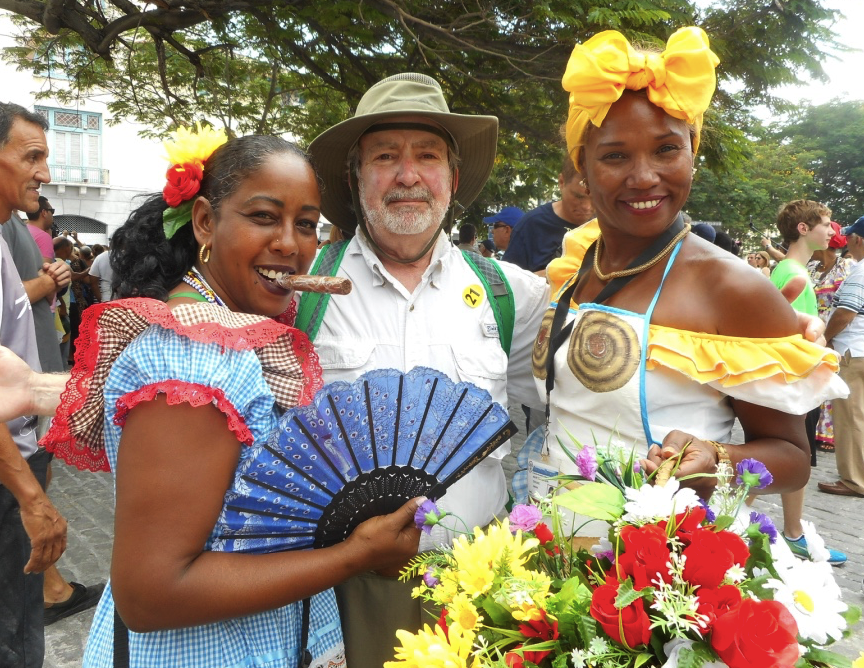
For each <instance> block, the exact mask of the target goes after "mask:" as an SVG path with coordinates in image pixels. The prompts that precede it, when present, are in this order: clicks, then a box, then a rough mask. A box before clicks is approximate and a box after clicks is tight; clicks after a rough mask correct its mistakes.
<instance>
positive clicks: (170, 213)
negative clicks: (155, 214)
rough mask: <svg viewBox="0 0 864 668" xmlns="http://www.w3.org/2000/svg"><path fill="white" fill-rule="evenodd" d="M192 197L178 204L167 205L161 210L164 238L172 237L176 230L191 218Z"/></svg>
mask: <svg viewBox="0 0 864 668" xmlns="http://www.w3.org/2000/svg"><path fill="white" fill-rule="evenodd" d="M194 202H195V200H194V199H190V200H188V201H186V202H183V204H181V205H180V206H177V207H174V206H169V207H168V208H167V209H165V211H163V212H162V230H163V231H164V232H165V238H166V239H170V238H171V237H173V236H174V235H175V234H176V232H177V230H179V229H180V228H181V227H183V226H184V225H185V224H186V223H188V222H191V220H192V204H193V203H194Z"/></svg>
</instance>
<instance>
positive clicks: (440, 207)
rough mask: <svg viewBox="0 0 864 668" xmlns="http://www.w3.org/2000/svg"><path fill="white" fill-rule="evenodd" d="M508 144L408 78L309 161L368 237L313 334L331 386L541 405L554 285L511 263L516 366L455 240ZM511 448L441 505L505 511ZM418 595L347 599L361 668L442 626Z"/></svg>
mask: <svg viewBox="0 0 864 668" xmlns="http://www.w3.org/2000/svg"><path fill="white" fill-rule="evenodd" d="M497 135H498V120H497V119H496V118H495V117H493V116H467V115H459V114H454V113H451V112H450V111H449V109H448V107H447V103H446V102H445V100H444V95H443V93H442V91H441V87H440V86H439V85H438V83H437V82H436V81H435V80H434V79H432V78H430V77H427V76H424V75H421V74H399V75H396V76H392V77H389V78H387V79H384V80H383V81H380V82H378V83H377V84H375V85H374V86H372V87H371V88H370V89H369V90H368V91H367V92H366V94H365V95H364V96H363V98H362V99H361V101H360V103H359V105H358V107H357V112H356V113H355V115H354V117H353V118H350V119H348V120H346V121H344V122H342V123H339V124H337V125H335V126H333V127H332V128H330V129H329V130H327V131H326V132H324V133H323V134H322V135H320V136H319V137H318V138H317V139H315V141H314V142H312V144H311V145H310V147H309V152H310V153H311V154H312V156H313V160H314V161H315V164H316V166H317V167H318V169H319V172H320V174H321V178H322V179H323V181H324V188H323V195H322V201H321V210H322V213H323V214H324V215H325V216H326V217H327V219H328V220H330V221H331V222H332V223H333V224H334V225H337V226H338V227H339V228H341V229H342V230H343V231H344V232H346V233H349V234H351V233H355V234H354V237H353V239H352V240H351V241H350V242H349V243H348V244H347V247H345V250H344V254H343V255H342V258H341V262H340V264H339V269H338V271H337V272H336V275H338V276H345V277H347V278H349V279H351V281H352V282H353V284H354V290H353V291H352V292H351V294H350V295H347V296H345V297H340V298H339V299H332V300H330V301H329V304H328V306H327V310H326V312H325V314H324V317H323V319H322V320H321V321H320V325H319V326H318V327H317V331H316V330H315V328H314V327H310V328H308V330H307V331H308V333H311V335H312V336H313V337H314V343H315V348H316V350H317V352H318V356H319V358H320V360H321V366H322V368H323V369H324V380H325V381H326V382H328V383H329V382H333V381H336V380H345V381H353V380H354V379H356V378H357V377H358V376H360V375H362V374H363V373H365V372H367V371H370V370H372V369H379V368H395V369H399V370H402V371H408V370H410V369H411V368H413V367H415V366H426V367H431V368H433V369H436V370H438V371H440V372H443V373H445V374H447V375H448V376H449V377H450V378H452V379H453V380H455V381H470V382H472V383H474V384H475V385H478V386H480V387H482V388H484V389H486V390H488V391H489V392H490V394H491V395H492V398H493V399H494V400H495V401H497V402H500V403H501V404H503V405H505V406H506V405H507V403H508V396H509V399H510V403H511V404H512V405H519V404H520V403H522V404H529V405H532V406H535V407H538V408H540V407H542V403H541V401H540V398H539V396H538V394H537V391H536V390H535V389H534V387H533V381H532V371H531V369H532V367H531V350H532V346H533V342H534V337H535V335H536V334H537V330H538V329H539V326H540V321H541V319H542V317H543V313H544V311H545V310H546V307H547V306H548V303H549V291H548V288H547V286H546V283H545V281H543V280H542V279H540V278H538V277H537V276H535V275H533V274H531V273H529V272H527V271H524V270H521V269H519V268H518V267H516V266H515V265H510V264H506V263H502V264H501V265H500V267H501V268H502V271H503V273H504V276H505V278H506V281H507V284H508V288H509V290H510V292H511V294H512V297H513V300H514V302H515V320H514V323H513V335H512V342H511V343H510V349H509V357H508V354H507V353H506V352H505V350H504V348H503V347H502V342H501V341H500V340H499V331H498V325H497V322H496V319H495V317H494V313H493V308H492V306H491V304H490V298H492V295H487V294H485V290H484V289H483V288H482V287H481V285H480V283H481V281H480V280H479V279H478V275H477V274H476V273H475V272H474V270H472V268H471V266H469V264H468V262H467V261H466V259H465V257H464V256H463V254H462V252H461V251H460V250H458V249H456V248H454V247H453V245H452V244H451V243H450V240H449V234H448V233H449V230H450V229H451V227H452V225H453V220H454V217H455V213H456V211H457V210H458V209H459V208H461V207H466V206H468V205H469V204H470V203H471V202H472V201H473V200H474V198H475V197H476V196H477V194H478V193H479V192H480V190H481V189H482V188H483V185H484V184H485V182H486V180H487V178H488V177H489V174H490V172H491V170H492V165H493V162H494V160H495V148H496V141H497ZM358 227H359V229H357V228H358ZM487 262H493V261H492V260H487ZM300 312H301V313H302V312H303V304H302V302H301V306H300ZM300 320H301V319H300V318H299V317H298V326H304V325H302V324H300ZM508 452H509V443H508V444H505V445H504V446H502V447H500V448H499V449H498V450H496V451H495V452H494V453H493V454H492V455H491V456H490V457H489V458H487V459H486V460H485V461H483V462H481V463H480V464H479V465H478V466H477V467H476V468H475V469H474V470H473V471H471V473H469V474H468V475H466V476H465V478H463V479H462V480H460V481H459V482H457V483H456V484H455V485H453V486H452V487H451V488H450V489H449V490H448V492H447V494H446V495H445V496H444V497H442V499H441V500H440V502H439V507H441V508H442V510H448V511H451V512H453V513H454V514H455V515H457V516H458V517H460V518H462V520H464V521H465V523H466V524H467V525H468V527H473V526H484V525H486V524H488V523H489V522H490V521H492V519H493V518H495V517H496V516H503V515H504V513H505V510H504V505H505V503H506V502H507V498H508V495H507V485H506V481H505V477H504V470H503V468H502V466H501V459H502V458H503V457H504V456H505V455H506V454H507V453H508ZM460 528H461V525H460ZM454 537H455V536H454V534H453V533H452V532H451V531H449V530H447V529H445V528H443V527H441V526H436V527H434V528H433V529H432V533H431V535H429V536H424V537H423V539H421V543H420V546H421V549H427V550H428V549H431V548H433V547H435V546H436V545H439V544H442V543H447V542H450V541H451V540H452V539H453V538H454ZM413 586H416V582H414V583H412V582H399V581H398V580H397V579H396V578H395V577H383V576H381V575H377V574H373V573H369V574H367V575H364V576H360V577H357V578H354V579H353V580H350V581H348V582H347V583H345V584H344V585H342V586H341V587H340V588H339V589H338V590H337V596H338V598H339V602H340V610H341V613H342V623H343V631H344V634H345V645H346V649H347V657H346V658H347V662H348V665H351V666H354V667H355V668H356V667H358V666H359V667H361V668H363V667H366V666H369V667H373V666H374V667H375V668H380V666H381V665H382V664H383V662H384V661H388V660H392V659H393V647H394V646H395V644H396V635H395V631H396V630H397V629H400V628H401V629H406V630H410V631H412V632H413V631H416V630H417V629H419V628H420V627H421V626H422V624H423V623H429V622H430V621H431V620H432V618H431V617H430V616H429V615H428V614H427V613H425V612H423V611H422V608H421V602H420V601H416V600H412V599H411V597H410V593H411V589H412V587H413Z"/></svg>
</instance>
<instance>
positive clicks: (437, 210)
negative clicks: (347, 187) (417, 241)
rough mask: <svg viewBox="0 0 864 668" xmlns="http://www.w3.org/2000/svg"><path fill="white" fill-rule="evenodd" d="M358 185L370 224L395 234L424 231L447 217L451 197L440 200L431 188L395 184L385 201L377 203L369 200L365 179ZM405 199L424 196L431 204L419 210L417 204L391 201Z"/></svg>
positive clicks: (422, 198)
mask: <svg viewBox="0 0 864 668" xmlns="http://www.w3.org/2000/svg"><path fill="white" fill-rule="evenodd" d="M358 186H359V191H360V203H361V206H362V207H363V213H364V214H365V215H366V222H367V223H368V224H369V227H371V228H373V229H377V230H385V231H387V232H390V233H391V234H404V235H408V234H422V233H423V232H425V231H427V230H429V229H430V228H433V227H438V226H439V225H440V224H441V221H442V220H444V215H445V214H446V213H447V207H448V206H449V204H450V202H449V198H448V201H446V202H439V201H438V200H436V199H435V198H434V196H433V195H432V191H431V190H429V189H428V188H426V187H424V186H414V187H413V188H398V187H397V188H393V189H391V190H390V191H389V192H388V193H387V194H386V195H384V198H383V201H379V202H376V203H374V205H373V203H371V202H368V201H367V200H366V191H365V188H364V187H363V181H362V180H361V181H360V182H359V183H358ZM401 199H410V200H423V201H425V202H427V203H428V204H429V207H428V208H425V209H422V208H421V209H420V210H418V208H417V207H415V206H406V207H398V208H391V207H389V206H388V204H390V203H392V202H396V201H398V200H401Z"/></svg>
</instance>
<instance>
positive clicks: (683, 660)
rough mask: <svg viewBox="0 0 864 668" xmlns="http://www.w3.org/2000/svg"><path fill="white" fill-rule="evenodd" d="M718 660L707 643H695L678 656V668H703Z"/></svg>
mask: <svg viewBox="0 0 864 668" xmlns="http://www.w3.org/2000/svg"><path fill="white" fill-rule="evenodd" d="M716 658H717V655H716V654H714V652H713V651H711V648H710V647H709V646H708V645H707V644H706V643H704V642H695V643H693V644H692V645H691V646H690V647H685V648H683V649H682V650H681V652H680V653H679V654H678V668H702V665H703V664H705V663H707V662H708V661H714V660H715V659H716Z"/></svg>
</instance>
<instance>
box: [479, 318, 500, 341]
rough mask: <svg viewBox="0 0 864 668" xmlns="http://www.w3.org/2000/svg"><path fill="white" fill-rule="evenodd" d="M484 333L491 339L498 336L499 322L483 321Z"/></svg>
mask: <svg viewBox="0 0 864 668" xmlns="http://www.w3.org/2000/svg"><path fill="white" fill-rule="evenodd" d="M483 333H484V334H485V335H486V336H488V337H489V338H490V339H497V338H498V324H497V323H494V322H493V323H491V324H490V323H487V322H484V323H483Z"/></svg>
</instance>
